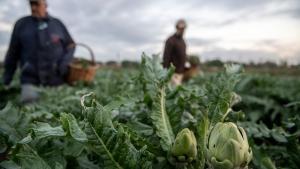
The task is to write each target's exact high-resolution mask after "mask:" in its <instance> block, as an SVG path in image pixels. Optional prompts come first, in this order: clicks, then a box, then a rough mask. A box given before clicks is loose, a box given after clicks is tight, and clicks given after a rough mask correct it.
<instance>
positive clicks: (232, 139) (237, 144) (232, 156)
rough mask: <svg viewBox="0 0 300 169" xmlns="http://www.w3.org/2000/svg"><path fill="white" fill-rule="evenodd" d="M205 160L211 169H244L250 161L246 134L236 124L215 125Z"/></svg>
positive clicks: (250, 154) (250, 155)
mask: <svg viewBox="0 0 300 169" xmlns="http://www.w3.org/2000/svg"><path fill="white" fill-rule="evenodd" d="M206 156H207V160H208V163H209V165H210V167H211V168H213V169H246V168H248V164H249V162H250V161H251V159H252V150H251V148H250V147H249V144H248V139H247V135H246V132H245V131H244V129H243V128H241V127H238V126H237V125H236V124H234V123H231V122H227V123H217V124H216V125H215V126H214V127H213V129H212V130H211V132H210V134H209V137H208V143H207V153H206Z"/></svg>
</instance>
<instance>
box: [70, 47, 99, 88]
mask: <svg viewBox="0 0 300 169" xmlns="http://www.w3.org/2000/svg"><path fill="white" fill-rule="evenodd" d="M76 46H81V47H84V48H86V49H87V50H88V51H89V53H90V55H91V60H85V59H77V58H74V59H73V61H72V63H71V64H70V66H69V67H70V70H69V75H68V78H67V81H68V83H69V84H74V83H75V82H78V81H82V82H85V83H90V82H92V81H93V80H94V77H95V74H96V71H97V69H98V67H99V66H98V65H97V64H96V62H95V56H94V53H93V51H92V49H91V48H90V47H89V46H87V45H85V44H82V43H77V44H76ZM83 62H84V64H83Z"/></svg>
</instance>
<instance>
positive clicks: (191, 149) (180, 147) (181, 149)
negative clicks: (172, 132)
mask: <svg viewBox="0 0 300 169" xmlns="http://www.w3.org/2000/svg"><path fill="white" fill-rule="evenodd" d="M171 154H172V156H174V157H177V160H178V161H181V162H183V161H188V162H191V161H193V160H194V159H195V158H196V156H197V141H196V138H195V135H194V133H193V132H192V131H190V130H189V129H188V128H185V129H183V130H181V131H180V132H179V133H178V134H177V136H176V139H175V143H174V144H173V146H172V148H171Z"/></svg>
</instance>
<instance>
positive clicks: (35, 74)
mask: <svg viewBox="0 0 300 169" xmlns="http://www.w3.org/2000/svg"><path fill="white" fill-rule="evenodd" d="M29 3H30V7H31V16H26V17H23V18H21V19H19V20H18V21H17V22H16V24H15V26H14V29H13V33H12V36H11V41H10V45H9V49H8V51H7V54H6V56H5V60H4V75H3V82H4V84H5V85H6V86H9V84H10V83H11V81H12V79H13V76H14V73H15V71H16V69H17V67H18V66H20V73H21V77H20V80H21V86H22V87H21V88H22V92H21V101H22V102H31V101H34V100H36V99H37V98H38V93H37V92H36V87H38V86H57V85H61V84H63V83H64V77H65V76H66V74H67V71H68V64H69V63H70V62H71V60H72V57H73V53H74V50H75V43H74V41H73V39H72V37H71V36H70V34H69V32H68V30H67V28H66V27H65V25H64V24H63V23H62V22H61V21H60V20H59V19H56V18H54V17H52V16H50V15H49V14H48V13H47V2H46V0H29Z"/></svg>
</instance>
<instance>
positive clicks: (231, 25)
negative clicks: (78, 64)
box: [0, 0, 300, 64]
mask: <svg viewBox="0 0 300 169" xmlns="http://www.w3.org/2000/svg"><path fill="white" fill-rule="evenodd" d="M48 3H49V13H50V15H52V16H54V17H57V18H59V19H61V20H62V21H63V22H64V23H65V25H66V26H67V27H68V29H69V31H70V33H71V35H72V36H73V38H74V39H75V41H76V42H82V43H86V44H88V45H89V46H91V47H92V48H93V50H94V51H95V53H96V57H97V60H100V61H107V60H123V59H130V60H139V59H140V56H141V53H142V52H143V51H144V52H146V53H147V54H157V53H162V52H163V46H164V41H165V40H166V38H167V37H168V36H170V35H171V34H173V33H174V29H175V28H174V23H175V22H176V20H177V19H179V18H184V19H186V20H187V23H188V29H187V31H186V34H185V38H186V42H187V44H188V54H196V55H200V56H201V59H202V60H211V59H216V58H220V59H222V60H233V61H241V62H247V61H253V62H264V61H275V62H280V61H287V62H289V63H290V64H295V63H300V38H299V37H300V0H210V1H209V0H184V1H183V0H151V1H149V0H111V1H108V0H84V1H83V0H48ZM29 12H30V10H29V6H28V3H27V0H0V60H1V59H3V57H4V54H5V52H6V50H7V45H8V43H9V39H10V34H11V31H12V28H13V25H14V23H15V22H16V20H17V19H19V18H20V17H22V16H25V15H28V14H29ZM76 55H84V56H88V53H87V52H85V51H84V50H83V49H79V48H78V50H77V52H76Z"/></svg>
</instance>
